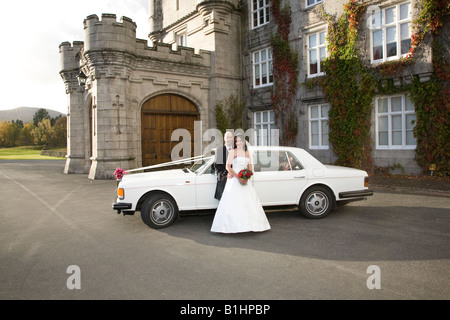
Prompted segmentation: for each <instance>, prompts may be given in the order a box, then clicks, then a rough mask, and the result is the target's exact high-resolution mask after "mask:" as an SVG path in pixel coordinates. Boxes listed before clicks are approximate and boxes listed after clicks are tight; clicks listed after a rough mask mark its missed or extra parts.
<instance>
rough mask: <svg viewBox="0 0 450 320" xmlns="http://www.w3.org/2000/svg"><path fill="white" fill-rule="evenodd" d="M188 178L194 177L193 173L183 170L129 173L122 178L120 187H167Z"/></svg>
mask: <svg viewBox="0 0 450 320" xmlns="http://www.w3.org/2000/svg"><path fill="white" fill-rule="evenodd" d="M189 176H195V173H193V172H192V171H185V170H183V169H172V170H161V171H152V172H143V173H131V174H125V175H124V176H123V178H122V181H121V182H120V186H122V187H125V186H127V185H132V186H133V187H139V186H142V185H168V184H173V183H176V182H177V181H180V180H184V179H185V178H186V177H189Z"/></svg>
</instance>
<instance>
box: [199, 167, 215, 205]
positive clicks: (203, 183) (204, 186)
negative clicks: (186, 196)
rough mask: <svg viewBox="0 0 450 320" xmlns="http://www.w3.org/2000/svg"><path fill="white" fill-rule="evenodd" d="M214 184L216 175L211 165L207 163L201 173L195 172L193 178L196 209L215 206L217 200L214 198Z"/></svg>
mask: <svg viewBox="0 0 450 320" xmlns="http://www.w3.org/2000/svg"><path fill="white" fill-rule="evenodd" d="M216 184H217V177H216V175H215V171H214V167H213V166H211V165H209V166H208V167H207V168H206V170H205V171H204V172H203V173H198V174H197V176H196V178H195V189H196V192H195V198H196V202H197V209H212V208H217V206H218V204H219V201H218V200H217V199H216V198H214V194H215V192H216Z"/></svg>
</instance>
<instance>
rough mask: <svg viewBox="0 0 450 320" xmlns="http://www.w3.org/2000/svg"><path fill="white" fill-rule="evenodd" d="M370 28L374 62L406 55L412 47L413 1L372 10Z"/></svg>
mask: <svg viewBox="0 0 450 320" xmlns="http://www.w3.org/2000/svg"><path fill="white" fill-rule="evenodd" d="M370 28H371V57H372V62H382V61H386V60H393V59H399V58H400V57H404V56H406V54H407V53H408V52H409V49H410V47H411V30H410V29H411V3H409V2H408V3H402V4H398V5H395V6H393V7H388V8H385V9H382V10H379V11H374V12H372V14H371V19H370Z"/></svg>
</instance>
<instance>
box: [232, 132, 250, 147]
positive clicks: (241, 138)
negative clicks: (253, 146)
mask: <svg viewBox="0 0 450 320" xmlns="http://www.w3.org/2000/svg"><path fill="white" fill-rule="evenodd" d="M238 138H239V140H241V141H242V142H243V143H244V145H243V147H244V151H247V141H245V138H244V135H243V134H240V133H238V134H237V135H235V136H234V148H237V145H236V139H238Z"/></svg>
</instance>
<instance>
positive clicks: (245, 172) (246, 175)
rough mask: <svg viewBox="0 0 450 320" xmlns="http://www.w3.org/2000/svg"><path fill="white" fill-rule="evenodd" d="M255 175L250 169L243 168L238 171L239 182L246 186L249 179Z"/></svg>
mask: <svg viewBox="0 0 450 320" xmlns="http://www.w3.org/2000/svg"><path fill="white" fill-rule="evenodd" d="M252 175H253V172H252V171H251V170H250V169H242V170H241V171H239V173H238V179H239V182H240V183H241V184H242V185H243V186H245V185H247V182H248V179H250V177H251V176H252Z"/></svg>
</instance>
